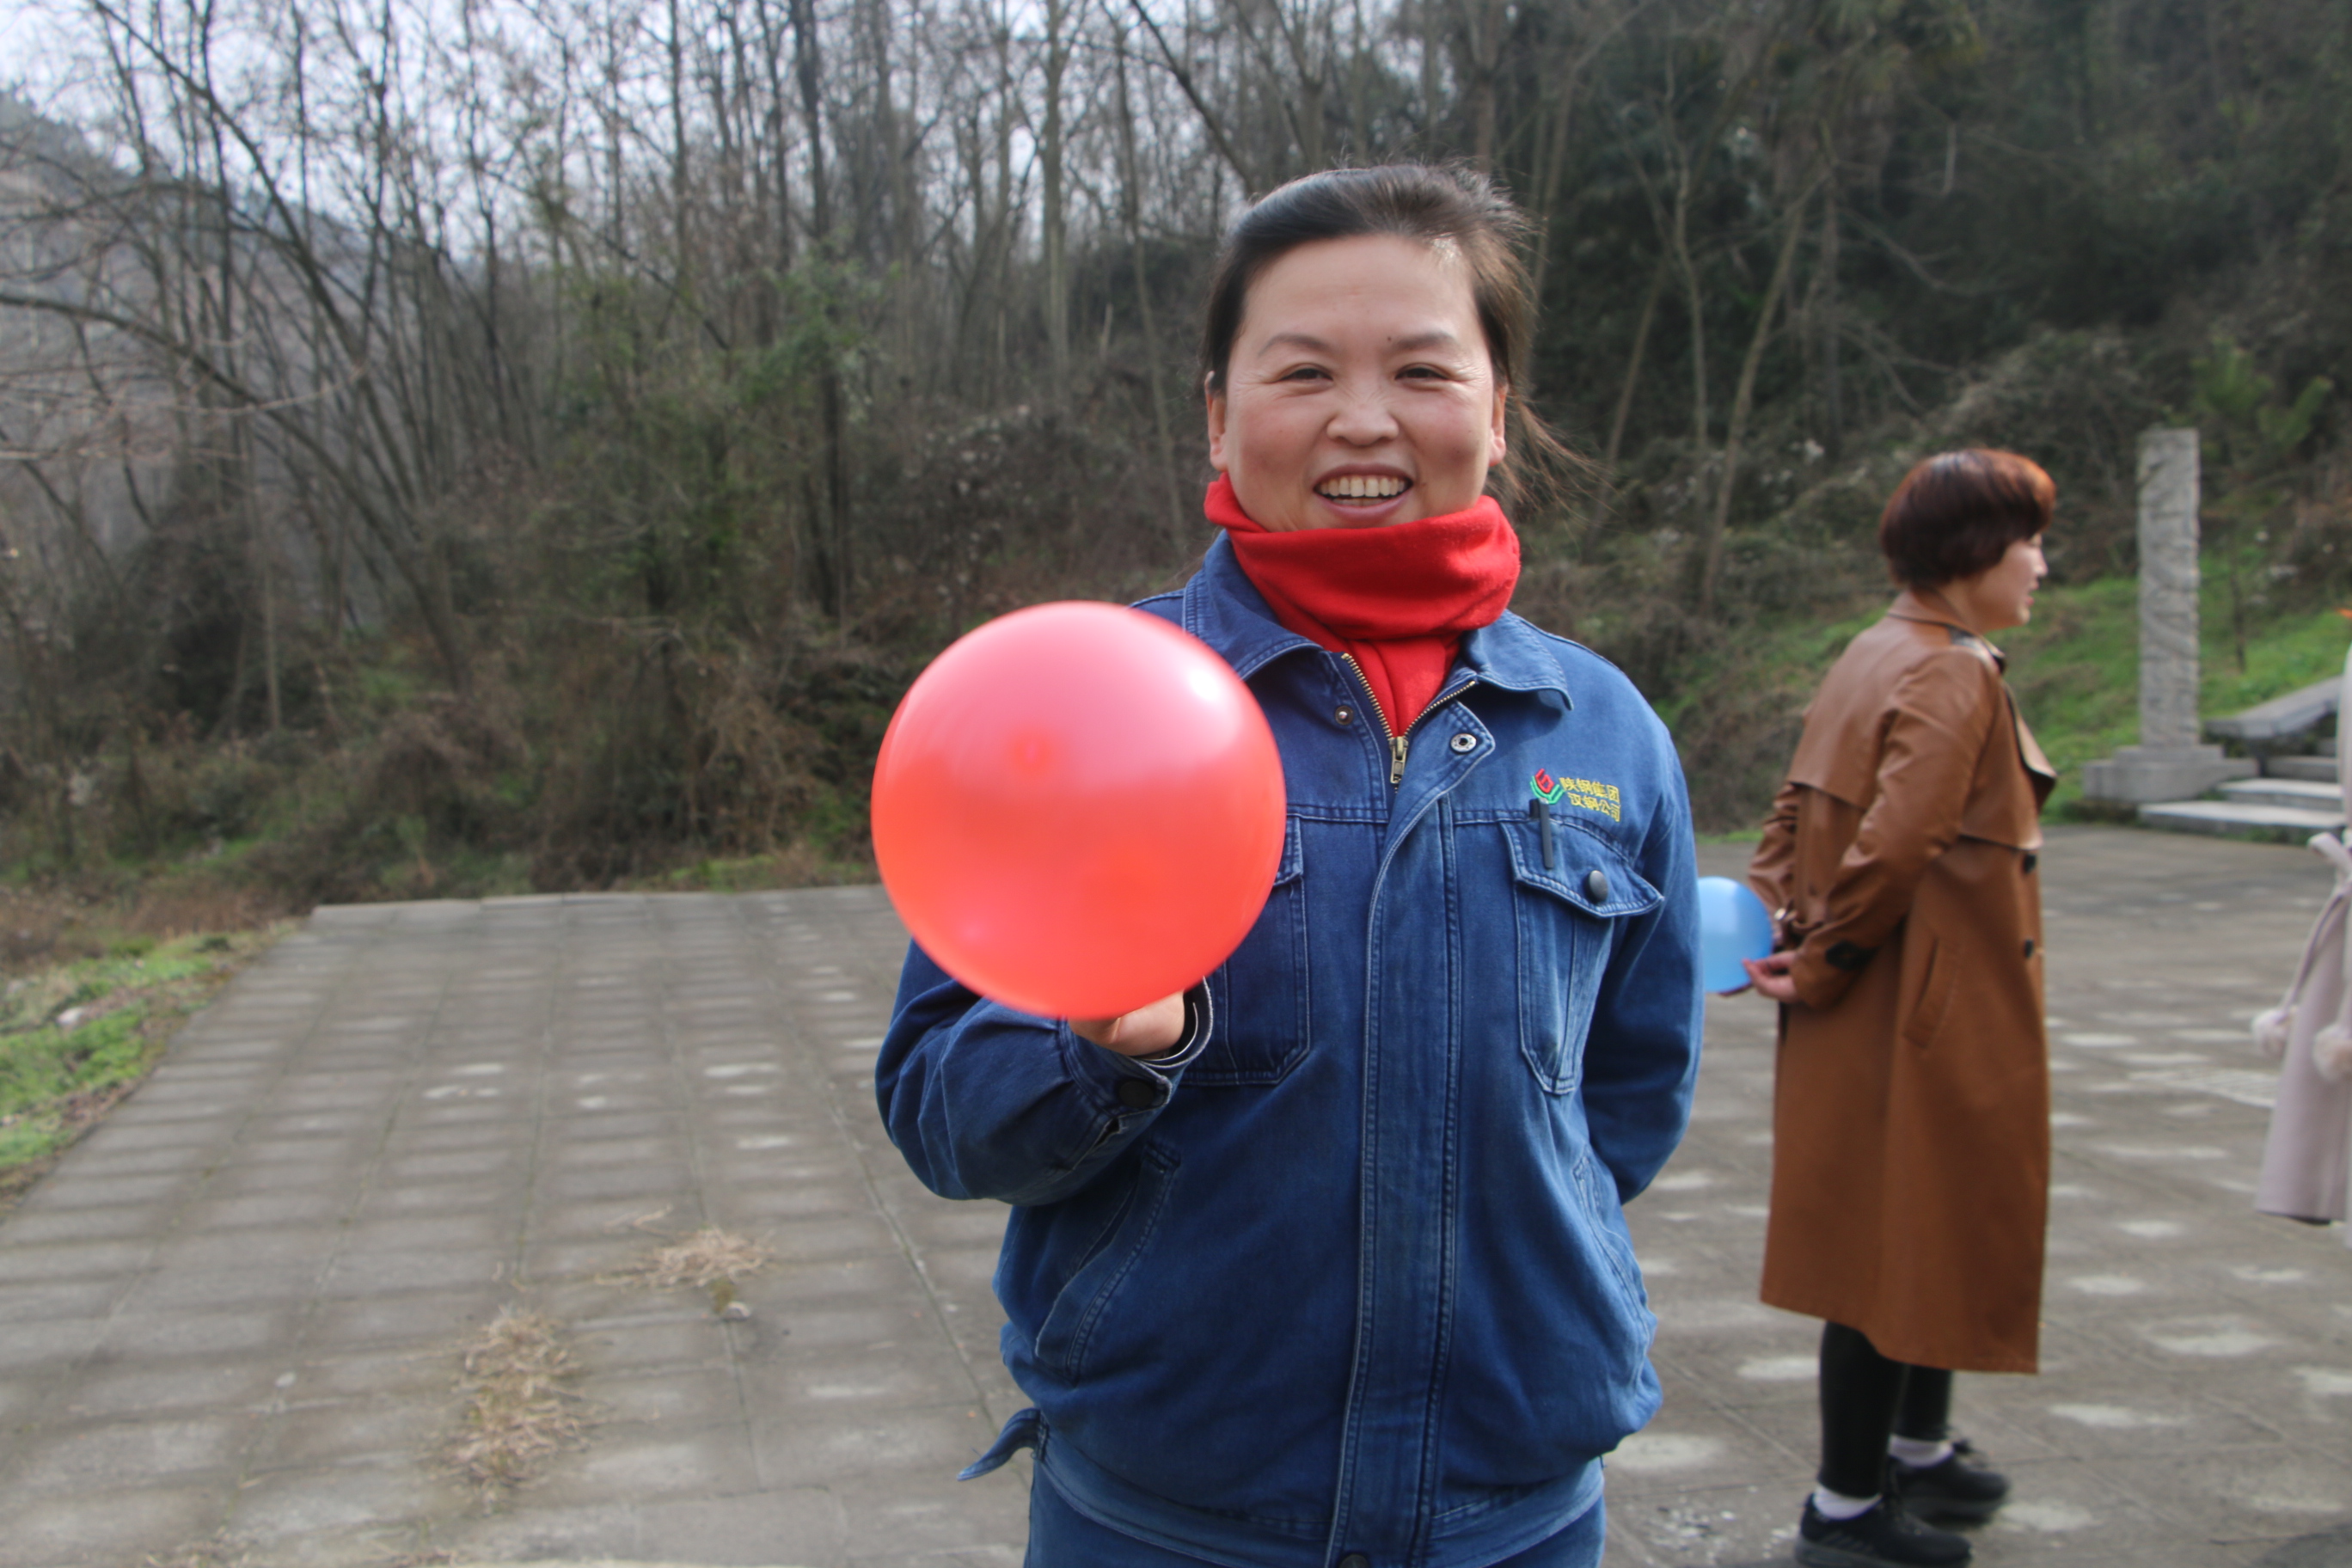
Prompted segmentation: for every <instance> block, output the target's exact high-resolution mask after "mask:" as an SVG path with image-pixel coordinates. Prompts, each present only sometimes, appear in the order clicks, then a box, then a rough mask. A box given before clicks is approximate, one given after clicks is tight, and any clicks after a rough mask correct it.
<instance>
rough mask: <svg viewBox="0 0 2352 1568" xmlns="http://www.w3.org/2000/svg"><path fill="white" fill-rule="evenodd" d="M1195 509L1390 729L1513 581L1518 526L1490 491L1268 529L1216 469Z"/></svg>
mask: <svg viewBox="0 0 2352 1568" xmlns="http://www.w3.org/2000/svg"><path fill="white" fill-rule="evenodd" d="M1202 510H1204V511H1205V512H1206V513H1207V514H1208V518H1209V521H1211V522H1213V523H1215V524H1216V525H1217V526H1218V527H1219V528H1222V529H1223V530H1224V531H1225V534H1226V537H1228V538H1229V539H1231V540H1232V541H1233V542H1234V556H1235V558H1236V559H1238V560H1239V561H1240V563H1241V568H1242V572H1243V574H1244V575H1245V576H1247V577H1248V578H1249V580H1250V582H1251V584H1253V585H1255V587H1256V589H1257V591H1258V592H1259V593H1261V594H1263V595H1265V602H1266V603H1267V605H1271V606H1272V607H1273V610H1274V615H1275V618H1276V620H1278V621H1280V622H1281V623H1282V624H1283V625H1284V626H1287V627H1288V628H1289V629H1290V630H1292V631H1294V632H1297V634H1298V635H1299V636H1300V637H1306V638H1307V639H1308V640H1309V641H1311V642H1313V643H1315V644H1316V645H1317V646H1318V647H1327V648H1329V649H1330V650H1331V651H1332V652H1334V653H1345V654H1349V655H1350V656H1352V657H1353V658H1355V661H1356V663H1357V665H1358V666H1359V667H1360V668H1362V670H1363V672H1364V679H1365V680H1366V681H1367V682H1368V683H1369V684H1370V687H1371V689H1372V696H1373V698H1374V699H1375V700H1378V701H1379V703H1380V705H1381V713H1382V714H1383V715H1384V716H1385V717H1386V718H1387V719H1388V721H1389V728H1390V730H1391V731H1393V732H1394V733H1397V734H1400V735H1401V734H1402V733H1404V731H1405V730H1406V729H1407V728H1408V727H1409V726H1411V724H1412V721H1414V720H1415V719H1418V718H1420V717H1421V710H1423V709H1424V708H1426V707H1428V706H1429V702H1430V699H1432V698H1433V697H1435V696H1436V695H1437V692H1438V689H1439V688H1440V687H1442V686H1444V684H1445V672H1446V671H1447V670H1448V669H1450V668H1453V665H1454V653H1455V651H1456V650H1457V649H1459V648H1460V647H1461V646H1462V634H1463V633H1465V632H1466V631H1470V630H1472V629H1474V628H1475V627H1478V626H1487V625H1490V624H1491V623H1493V622H1494V621H1495V620H1496V618H1497V617H1498V616H1501V615H1502V613H1503V611H1504V609H1505V608H1506V607H1507V606H1508V605H1509V604H1510V602H1511V590H1512V589H1513V588H1515V587H1517V585H1518V581H1519V536H1518V535H1517V533H1515V532H1513V531H1512V530H1511V523H1510V520H1509V519H1508V518H1507V517H1505V516H1504V515H1503V509H1502V508H1501V507H1500V506H1498V505H1496V502H1495V500H1494V498H1493V497H1491V496H1480V497H1479V498H1478V500H1476V501H1475V502H1474V503H1473V504H1472V505H1471V506H1470V507H1469V508H1468V509H1467V510H1463V511H1457V512H1452V513H1449V514H1448V515H1446V516H1444V517H1426V518H1423V519H1421V520H1420V521H1416V522H1399V523H1391V524H1390V525H1389V526H1387V527H1385V528H1306V529H1299V530H1297V531H1291V532H1284V533H1276V532H1273V531H1269V530H1267V529H1265V528H1263V527H1261V526H1259V524H1258V523H1257V522H1256V521H1255V520H1253V519H1252V518H1251V517H1250V515H1249V514H1248V513H1247V512H1245V511H1244V510H1242V505H1241V501H1240V500H1239V499H1238V498H1237V497H1235V496H1234V487H1233V485H1232V483H1231V481H1229V480H1228V479H1226V478H1225V477H1224V476H1223V474H1220V475H1218V476H1217V479H1216V482H1215V483H1214V484H1213V485H1211V486H1210V487H1209V496H1208V500H1206V501H1205V502H1204V503H1203V505H1202Z"/></svg>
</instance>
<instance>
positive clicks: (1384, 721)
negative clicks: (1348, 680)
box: [1339, 653, 1471, 789]
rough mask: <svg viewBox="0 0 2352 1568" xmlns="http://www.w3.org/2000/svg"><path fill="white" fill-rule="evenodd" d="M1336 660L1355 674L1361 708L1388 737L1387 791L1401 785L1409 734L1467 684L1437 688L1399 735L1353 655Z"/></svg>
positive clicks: (1465, 682)
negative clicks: (1360, 691) (1361, 693)
mask: <svg viewBox="0 0 2352 1568" xmlns="http://www.w3.org/2000/svg"><path fill="white" fill-rule="evenodd" d="M1339 657H1340V658H1344V659H1346V660H1347V661H1348V668H1349V669H1352V670H1354V671H1355V672H1356V684H1357V685H1359V686H1360V687H1362V688H1363V689H1364V703H1365V706H1367V707H1369V708H1370V709H1371V710H1372V714H1373V716H1374V717H1375V718H1377V719H1379V720H1380V721H1381V734H1383V735H1386V736H1387V737H1388V738H1389V788H1391V789H1396V788H1398V787H1400V786H1402V784H1403V783H1404V758H1405V749H1406V742H1407V741H1408V739H1409V738H1410V737H1411V736H1412V732H1413V731H1414V730H1415V729H1416V728H1418V727H1419V726H1420V723H1421V721H1422V720H1423V719H1426V718H1428V717H1429V716H1430V714H1431V713H1432V712H1433V711H1435V710H1436V708H1437V705H1438V704H1439V703H1441V702H1450V701H1452V700H1454V697H1455V696H1456V695H1457V694H1459V693H1460V692H1462V691H1464V690H1465V689H1468V687H1469V686H1470V685H1471V682H1469V681H1467V680H1465V681H1464V682H1463V683H1462V684H1461V685H1460V686H1455V687H1451V688H1441V689H1439V691H1438V693H1437V695H1436V696H1434V697H1433V698H1431V699H1430V700H1429V706H1428V707H1426V708H1424V709H1423V710H1421V712H1420V713H1419V714H1418V715H1416V716H1415V717H1414V719H1413V721H1412V723H1410V724H1407V725H1406V726H1405V727H1404V733H1403V734H1402V735H1400V734H1398V733H1397V732H1396V728H1395V726H1393V725H1391V723H1390V722H1389V716H1388V710H1386V709H1384V708H1382V707H1381V700H1380V699H1379V698H1378V697H1376V696H1374V695H1373V693H1372V683H1371V680H1370V678H1369V677H1367V676H1366V675H1365V674H1364V667H1363V666H1362V665H1360V664H1358V663H1357V662H1356V656H1355V655H1354V654H1352V653H1342V654H1340V656H1339Z"/></svg>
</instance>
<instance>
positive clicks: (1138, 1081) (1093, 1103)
mask: <svg viewBox="0 0 2352 1568" xmlns="http://www.w3.org/2000/svg"><path fill="white" fill-rule="evenodd" d="M1205 1014H1206V1006H1205V993H1204V992H1202V991H1199V990H1197V989H1196V990H1195V991H1194V992H1192V993H1188V994H1186V996H1185V1023H1186V1033H1187V1038H1186V1040H1185V1042H1184V1043H1183V1044H1182V1045H1181V1046H1180V1047H1179V1048H1178V1050H1177V1051H1176V1052H1175V1053H1174V1055H1173V1057H1172V1058H1171V1065H1170V1066H1167V1067H1161V1068H1154V1067H1149V1066H1146V1065H1144V1064H1143V1063H1141V1062H1138V1061H1135V1060H1133V1059H1131V1058H1127V1057H1123V1056H1120V1055H1119V1054H1118V1052H1116V1051H1110V1050H1106V1049H1104V1048H1103V1047H1100V1046H1097V1045H1095V1044H1093V1043H1091V1042H1089V1041H1087V1040H1083V1039H1080V1038H1079V1037H1077V1036H1076V1035H1074V1034H1072V1033H1071V1032H1070V1026H1069V1025H1068V1024H1067V1023H1066V1022H1065V1021H1063V1020H1061V1019H1058V1018H1042V1017H1038V1016H1035V1015H1034V1014H1029V1013H1021V1012H1016V1011H1014V1010H1013V1008H1010V1007H1007V1006H1004V1005H1001V1004H998V1003H995V1002H991V1001H988V1000H986V999H985V998H983V997H982V996H980V995H978V994H975V993H973V992H972V991H971V990H970V989H969V988H967V987H965V986H964V985H962V984H959V983H958V982H957V981H956V980H954V979H953V978H952V977H950V975H949V974H948V973H947V972H946V971H945V970H943V969H941V968H940V966H939V965H938V964H936V963H932V962H931V959H930V956H929V954H928V953H926V952H923V950H922V949H921V948H920V947H918V946H915V945H914V944H912V943H909V944H908V949H907V963H906V967H905V969H904V970H903V971H901V973H900V974H899V977H898V1001H897V1002H896V1004H895V1005H893V1007H892V1009H891V1017H890V1032H889V1033H888V1034H887V1035H886V1036H884V1037H883V1040H882V1054H881V1058H880V1060H878V1061H877V1063H876V1064H875V1068H874V1096H875V1099H876V1100H877V1102H878V1103H879V1105H880V1107H881V1110H882V1124H883V1126H884V1127H885V1128H886V1129H887V1131H889V1134H890V1141H891V1142H893V1143H895V1144H897V1145H898V1152H900V1153H901V1154H903V1155H905V1156H906V1160H907V1163H908V1166H909V1167H910V1168H912V1170H913V1171H914V1173H915V1175H916V1177H917V1178H918V1179H919V1180H920V1181H921V1182H922V1184H924V1185H925V1186H927V1187H929V1188H930V1189H931V1191H933V1192H935V1193H937V1194H940V1196H941V1197H948V1198H998V1199H1001V1200H1003V1202H1005V1203H1010V1204H1044V1203H1052V1202H1053V1201H1055V1199H1057V1198H1064V1197H1067V1196H1068V1195H1069V1194H1072V1193H1074V1192H1076V1191H1077V1190H1078V1189H1079V1188H1080V1187H1083V1186H1085V1185H1086V1184H1087V1182H1089V1181H1091V1180H1093V1179H1094V1177H1095V1175H1096V1174H1097V1173H1099V1172H1100V1171H1101V1170H1102V1169H1103V1168H1104V1167H1105V1166H1107V1165H1108V1164H1109V1163H1111V1162H1112V1161H1113V1160H1115V1159H1117V1158H1118V1155H1119V1153H1120V1152H1121V1151H1122V1150H1124V1149H1126V1148H1127V1146H1128V1145H1129V1144H1130V1143H1132V1142H1135V1140H1136V1139H1137V1138H1139V1136H1141V1135H1142V1133H1143V1131H1144V1129H1146V1128H1147V1127H1149V1126H1150V1124H1151V1122H1152V1121H1153V1120H1154V1119H1155V1118H1157V1117H1158V1116H1159V1114H1160V1110H1161V1108H1162V1107H1164V1106H1165V1105H1166V1104H1167V1103H1168V1100H1169V1097H1170V1095H1171V1094H1172V1093H1173V1092H1174V1089H1175V1085H1176V1081H1177V1079H1178V1078H1179V1076H1180V1075H1181V1067H1178V1066H1175V1065H1173V1064H1174V1063H1177V1062H1181V1061H1183V1060H1189V1059H1190V1058H1191V1057H1192V1056H1193V1055H1194V1054H1196V1053H1197V1049H1198V1047H1199V1045H1200V1044H1201V1043H1202V1038H1203V1037H1204V1036H1205V1033H1206V1031H1207V1028H1208V1020H1207V1018H1206V1016H1205Z"/></svg>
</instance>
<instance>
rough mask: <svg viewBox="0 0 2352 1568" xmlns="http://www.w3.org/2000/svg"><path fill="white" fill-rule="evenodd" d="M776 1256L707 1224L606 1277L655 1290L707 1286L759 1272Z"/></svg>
mask: <svg viewBox="0 0 2352 1568" xmlns="http://www.w3.org/2000/svg"><path fill="white" fill-rule="evenodd" d="M775 1260H776V1254H775V1249H774V1248H772V1247H764V1246H762V1245H761V1244H760V1243H759V1242H756V1241H753V1240H751V1238H750V1237H741V1236H737V1235H735V1234H734V1233H733V1232H731V1231H726V1230H721V1229H719V1227H718V1226H704V1227H703V1228H702V1229H700V1230H698V1231H696V1232H695V1233H694V1234H693V1235H691V1236H689V1237H686V1238H685V1239H683V1240H680V1241H673V1242H671V1243H670V1244H669V1245H668V1246H667V1247H657V1248H656V1249H655V1251H654V1252H653V1253H652V1254H651V1255H650V1256H648V1257H646V1258H641V1259H639V1260H638V1261H637V1262H635V1263H632V1264H630V1265H629V1266H628V1267H626V1268H616V1269H614V1271H613V1272H612V1273H610V1274H607V1275H604V1277H603V1278H604V1281H605V1282H606V1283H609V1284H615V1285H643V1286H645V1287H646V1288H647V1289H655V1290H676V1289H696V1290H707V1289H710V1288H712V1287H713V1286H716V1285H719V1284H721V1283H725V1284H730V1285H731V1284H733V1283H734V1282H735V1281H736V1280H738V1279H743V1278H744V1277H745V1276H747V1275H751V1274H757V1273H758V1272H759V1271H760V1270H761V1269H762V1268H767V1267H768V1265H770V1264H771V1263H773V1262H774V1261H775Z"/></svg>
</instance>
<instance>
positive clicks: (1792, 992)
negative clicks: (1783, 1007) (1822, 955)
mask: <svg viewBox="0 0 2352 1568" xmlns="http://www.w3.org/2000/svg"><path fill="white" fill-rule="evenodd" d="M1796 958H1797V955H1796V954H1795V953H1793V952H1773V953H1767V954H1766V955H1765V956H1763V957H1762V958H1743V959H1741V960H1740V961H1739V966H1740V967H1741V968H1742V969H1745V970H1746V971H1747V972H1748V984H1749V985H1750V986H1752V987H1754V988H1755V991H1756V994H1758V995H1759V996H1765V997H1769V999H1771V1000H1772V1001H1775V1002H1794V1001H1795V1000H1796V999H1797V983H1796V981H1795V980H1794V979H1792V978H1790V974H1789V965H1790V964H1791V963H1795V962H1796Z"/></svg>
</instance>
